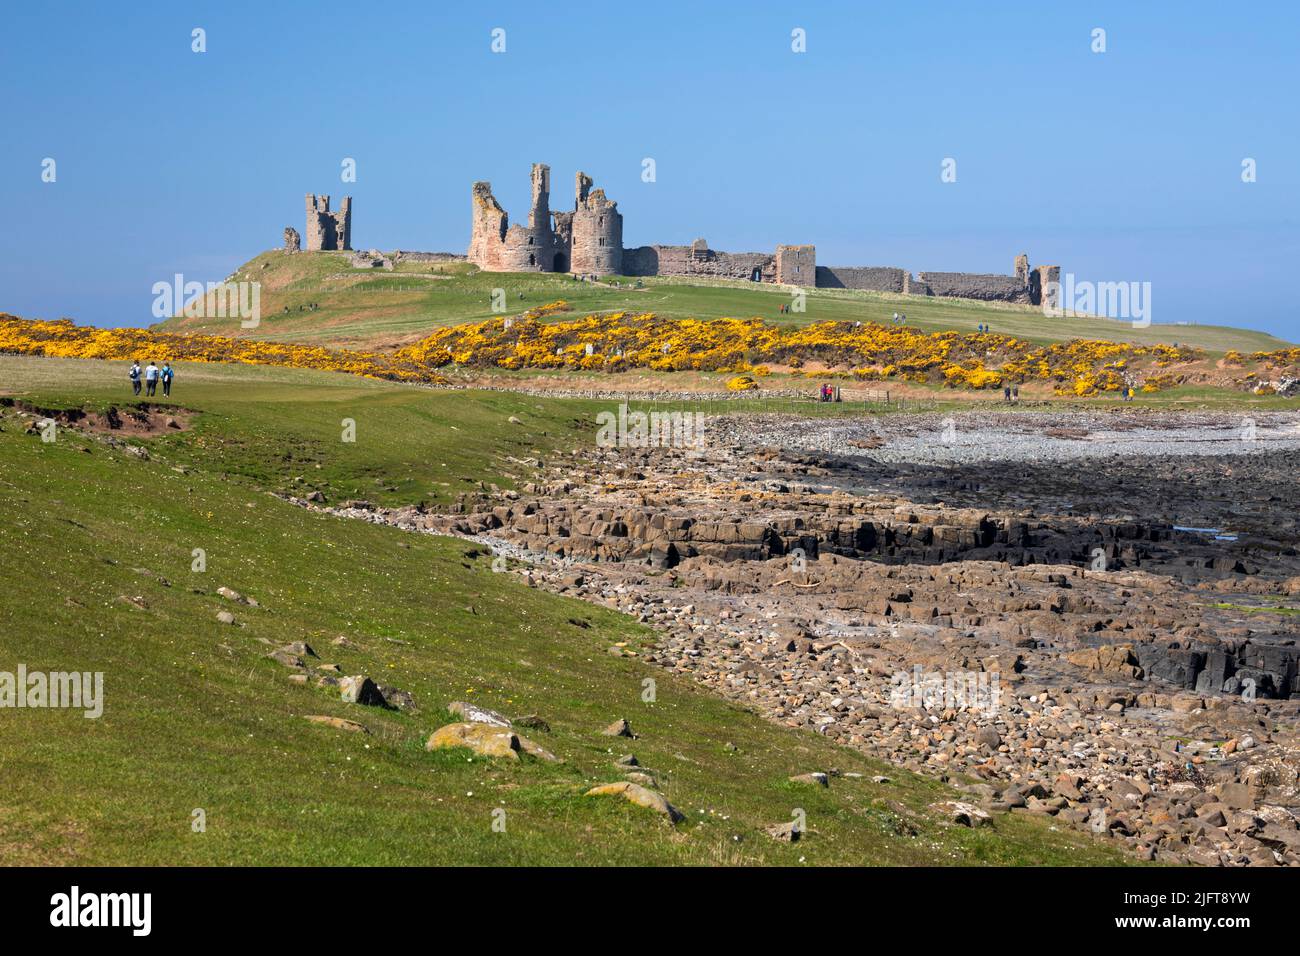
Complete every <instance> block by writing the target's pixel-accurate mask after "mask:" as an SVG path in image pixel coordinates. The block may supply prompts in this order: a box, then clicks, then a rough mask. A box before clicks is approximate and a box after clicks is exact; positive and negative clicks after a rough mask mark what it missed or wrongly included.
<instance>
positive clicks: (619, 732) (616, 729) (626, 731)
mask: <svg viewBox="0 0 1300 956" xmlns="http://www.w3.org/2000/svg"><path fill="white" fill-rule="evenodd" d="M601 733H602V734H604V735H605V736H606V737H635V736H636V734H634V733H632V725H631V724H629V723H628V722H627V720H626V719H624V718H622V717H620V718H619V719H618V720H616V721H614V722H613V723H612V724H610V725H609V726H608V727H606V728H605V729H604V730H602V731H601Z"/></svg>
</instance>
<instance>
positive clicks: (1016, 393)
mask: <svg viewBox="0 0 1300 956" xmlns="http://www.w3.org/2000/svg"><path fill="white" fill-rule="evenodd" d="M1002 400H1003V401H1004V402H1018V401H1020V386H1019V385H1003V386H1002Z"/></svg>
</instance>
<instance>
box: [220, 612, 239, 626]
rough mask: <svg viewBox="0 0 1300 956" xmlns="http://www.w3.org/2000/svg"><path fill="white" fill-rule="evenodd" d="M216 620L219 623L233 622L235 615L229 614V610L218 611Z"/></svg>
mask: <svg viewBox="0 0 1300 956" xmlns="http://www.w3.org/2000/svg"><path fill="white" fill-rule="evenodd" d="M217 621H218V623H221V624H234V623H235V615H233V614H231V613H230V612H229V611H218V612H217Z"/></svg>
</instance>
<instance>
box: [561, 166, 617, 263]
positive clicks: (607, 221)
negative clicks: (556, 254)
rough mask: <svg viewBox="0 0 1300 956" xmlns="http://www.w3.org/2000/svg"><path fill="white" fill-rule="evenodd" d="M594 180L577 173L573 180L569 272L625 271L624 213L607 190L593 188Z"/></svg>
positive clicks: (584, 174)
mask: <svg viewBox="0 0 1300 956" xmlns="http://www.w3.org/2000/svg"><path fill="white" fill-rule="evenodd" d="M591 184H592V179H591V177H590V176H588V175H587V174H586V173H582V172H580V173H578V175H577V177H576V179H575V183H574V204H573V216H572V220H571V223H572V226H571V240H570V248H571V250H572V255H571V258H570V264H569V270H568V271H570V272H577V273H579V274H583V275H585V274H587V273H592V274H595V275H619V274H621V273H622V271H623V214H622V213H620V212H619V211H618V203H616V202H614V201H612V200H610V199H607V198H605V190H603V189H592V188H591Z"/></svg>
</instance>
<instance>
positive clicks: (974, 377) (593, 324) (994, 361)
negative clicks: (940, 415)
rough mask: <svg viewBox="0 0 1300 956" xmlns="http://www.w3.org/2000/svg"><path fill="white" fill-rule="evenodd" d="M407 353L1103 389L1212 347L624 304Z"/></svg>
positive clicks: (469, 331)
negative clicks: (1135, 370) (698, 314)
mask: <svg viewBox="0 0 1300 956" xmlns="http://www.w3.org/2000/svg"><path fill="white" fill-rule="evenodd" d="M543 308H549V307H548V306H544V307H543ZM398 355H399V357H400V358H402V359H404V360H407V361H410V362H411V363H413V364H415V365H417V366H425V367H434V368H436V367H440V366H443V365H449V364H458V365H471V366H477V367H488V368H490V367H494V366H495V367H497V368H507V369H521V368H575V369H586V370H593V369H602V370H605V371H622V370H624V369H629V368H648V369H652V370H655V371H664V372H671V371H712V372H731V373H740V372H750V373H753V374H764V371H766V366H767V365H768V364H773V365H785V366H787V367H789V368H792V369H798V368H802V367H803V366H804V365H805V364H806V363H808V362H818V363H820V364H822V365H823V366H825V367H826V368H828V369H835V368H842V369H844V370H846V372H851V374H852V375H853V376H854V377H856V378H858V379H861V380H864V381H874V380H880V379H888V378H893V377H899V378H903V379H906V380H908V381H916V382H930V381H940V382H944V383H945V384H948V385H951V386H953V387H957V388H994V387H998V386H1000V385H1002V384H1003V383H1011V382H1025V381H1031V380H1043V381H1054V382H1056V383H1057V385H1058V387H1059V388H1061V389H1062V390H1066V391H1075V390H1076V388H1075V383H1076V382H1078V381H1079V380H1081V379H1083V378H1084V377H1087V376H1094V375H1095V374H1096V373H1097V372H1098V371H1099V370H1101V369H1102V368H1104V367H1107V366H1110V372H1109V373H1108V374H1107V375H1105V376H1103V378H1102V380H1101V381H1099V382H1093V381H1091V380H1089V385H1088V386H1087V387H1086V388H1085V391H1087V392H1088V393H1089V394H1093V393H1095V391H1097V390H1109V389H1110V388H1111V387H1112V382H1114V383H1116V384H1114V385H1113V387H1114V388H1118V387H1119V384H1118V383H1119V382H1120V378H1119V375H1118V373H1117V372H1116V371H1115V370H1116V369H1122V368H1125V367H1126V366H1127V364H1128V363H1129V362H1130V361H1132V360H1133V359H1137V358H1149V359H1152V360H1154V361H1155V362H1157V363H1163V364H1170V363H1172V362H1186V361H1192V360H1194V359H1196V358H1199V357H1200V356H1201V353H1200V352H1199V350H1197V349H1194V348H1191V347H1189V346H1178V347H1176V346H1171V345H1128V344H1124V343H1117V342H1105V341H1100V340H1084V339H1075V340H1072V341H1069V342H1058V343H1054V344H1052V345H1033V344H1031V343H1029V342H1025V341H1022V340H1020V339H1016V338H1013V337H1011V336H1005V335H995V334H992V333H970V334H963V333H960V332H920V331H917V330H916V329H912V328H907V327H905V326H904V327H900V326H892V325H880V324H877V323H873V322H818V323H814V324H812V325H807V326H803V327H802V328H790V327H787V326H776V325H770V324H768V323H766V322H764V321H762V320H761V319H730V318H722V319H708V320H701V319H668V318H664V317H661V316H657V315H655V314H654V313H649V312H647V313H638V314H629V313H626V312H616V313H614V314H612V315H603V316H601V315H588V316H584V317H582V318H573V319H565V320H561V321H555V322H541V321H538V320H537V319H536V318H534V317H531V316H530V315H529V314H525V316H524V317H523V318H521V319H516V320H513V321H512V322H511V323H510V324H509V326H508V327H507V323H506V322H505V321H503V320H501V319H493V320H489V321H486V322H476V323H469V324H465V325H455V326H448V327H447V328H443V329H439V330H437V331H436V332H434V333H433V334H432V335H430V336H428V337H427V338H425V339H423V340H421V341H419V342H417V343H415V344H414V345H411V346H408V347H407V348H405V349H402V350H401V351H400V352H399V353H398ZM760 369H763V370H764V371H759V370H760ZM809 374H811V375H813V376H814V377H816V376H819V375H823V374H826V373H824V372H810V373H809ZM1098 385H1099V386H1100V387H1099V388H1097V387H1094V386H1098Z"/></svg>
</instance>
